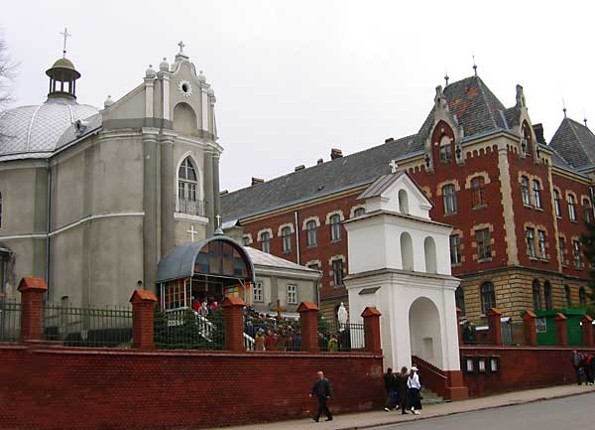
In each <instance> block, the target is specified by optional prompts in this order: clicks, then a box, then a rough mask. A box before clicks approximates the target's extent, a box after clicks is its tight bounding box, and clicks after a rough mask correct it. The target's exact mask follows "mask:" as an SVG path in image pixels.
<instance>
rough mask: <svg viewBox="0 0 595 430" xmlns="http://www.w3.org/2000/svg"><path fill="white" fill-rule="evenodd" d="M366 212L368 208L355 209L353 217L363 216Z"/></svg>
mask: <svg viewBox="0 0 595 430" xmlns="http://www.w3.org/2000/svg"><path fill="white" fill-rule="evenodd" d="M365 213H366V208H357V209H356V210H354V211H353V217H354V218H357V217H358V216H362V215H363V214H365Z"/></svg>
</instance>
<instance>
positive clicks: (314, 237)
mask: <svg viewBox="0 0 595 430" xmlns="http://www.w3.org/2000/svg"><path fill="white" fill-rule="evenodd" d="M306 236H307V240H308V246H311V247H312V246H316V245H318V226H317V225H316V221H314V220H311V221H308V222H307V223H306Z"/></svg>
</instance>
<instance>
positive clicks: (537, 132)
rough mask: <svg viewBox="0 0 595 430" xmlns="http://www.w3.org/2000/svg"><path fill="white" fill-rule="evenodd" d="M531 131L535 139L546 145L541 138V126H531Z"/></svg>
mask: <svg viewBox="0 0 595 430" xmlns="http://www.w3.org/2000/svg"><path fill="white" fill-rule="evenodd" d="M533 131H534V132H535V139H537V142H539V143H541V144H542V145H547V143H546V142H545V138H544V137H543V124H541V123H540V124H533Z"/></svg>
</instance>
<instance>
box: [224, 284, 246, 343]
mask: <svg viewBox="0 0 595 430" xmlns="http://www.w3.org/2000/svg"><path fill="white" fill-rule="evenodd" d="M222 306H223V315H224V316H225V349H226V350H227V351H233V352H245V351H246V346H245V345H244V306H246V303H245V302H244V301H243V300H242V299H241V298H240V297H236V296H227V297H226V298H225V300H223V304H222Z"/></svg>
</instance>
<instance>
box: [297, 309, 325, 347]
mask: <svg viewBox="0 0 595 430" xmlns="http://www.w3.org/2000/svg"><path fill="white" fill-rule="evenodd" d="M297 311H298V313H299V314H300V328H301V331H302V351H309V352H319V351H320V346H319V345H318V306H316V304H315V303H312V302H302V303H300V305H299V306H298V308H297Z"/></svg>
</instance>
